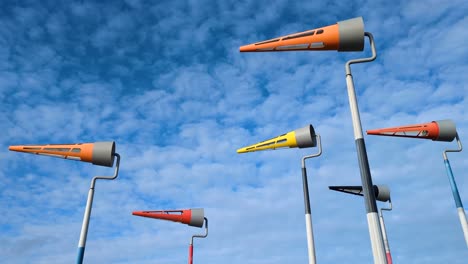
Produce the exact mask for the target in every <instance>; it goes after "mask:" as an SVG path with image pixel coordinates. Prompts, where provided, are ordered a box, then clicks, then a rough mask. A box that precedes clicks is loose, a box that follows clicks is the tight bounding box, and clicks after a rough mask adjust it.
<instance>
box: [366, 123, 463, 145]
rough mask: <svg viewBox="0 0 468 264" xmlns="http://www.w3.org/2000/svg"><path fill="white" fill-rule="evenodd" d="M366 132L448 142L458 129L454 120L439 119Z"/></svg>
mask: <svg viewBox="0 0 468 264" xmlns="http://www.w3.org/2000/svg"><path fill="white" fill-rule="evenodd" d="M366 132H367V134H368V135H377V136H391V137H409V138H424V139H432V140H434V141H448V142H450V141H452V140H453V139H454V138H455V136H456V135H457V129H456V127H455V123H454V122H453V121H452V120H439V121H432V122H430V123H423V124H416V125H407V126H401V127H391V128H381V129H373V130H367V131H366Z"/></svg>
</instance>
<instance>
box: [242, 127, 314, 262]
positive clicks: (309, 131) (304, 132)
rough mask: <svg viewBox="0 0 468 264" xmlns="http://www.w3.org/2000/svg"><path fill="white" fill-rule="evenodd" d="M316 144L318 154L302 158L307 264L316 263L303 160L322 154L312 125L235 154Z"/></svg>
mask: <svg viewBox="0 0 468 264" xmlns="http://www.w3.org/2000/svg"><path fill="white" fill-rule="evenodd" d="M317 142H318V153H316V154H312V155H309V156H305V157H303V158H302V186H303V191H304V206H305V220H306V235H307V249H308V254H309V263H311V264H312V263H313V264H315V263H316V256H315V245H314V235H313V229H312V217H311V211H310V199H309V185H308V183H307V170H306V167H305V160H306V159H309V158H314V157H318V156H320V155H321V154H322V146H321V142H320V135H318V134H315V130H314V128H313V126H312V125H308V126H305V127H303V128H299V129H296V130H294V131H291V132H288V133H286V134H283V135H280V136H278V137H275V138H272V139H268V140H265V141H262V142H260V143H256V144H253V145H250V146H247V147H244V148H240V149H238V150H237V153H247V152H254V151H261V150H268V149H271V150H273V149H278V148H308V147H316V146H317Z"/></svg>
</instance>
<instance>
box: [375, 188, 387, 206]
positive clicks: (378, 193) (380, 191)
mask: <svg viewBox="0 0 468 264" xmlns="http://www.w3.org/2000/svg"><path fill="white" fill-rule="evenodd" d="M374 194H375V199H377V200H378V201H381V202H387V201H388V200H390V189H389V188H388V187H387V186H386V185H374Z"/></svg>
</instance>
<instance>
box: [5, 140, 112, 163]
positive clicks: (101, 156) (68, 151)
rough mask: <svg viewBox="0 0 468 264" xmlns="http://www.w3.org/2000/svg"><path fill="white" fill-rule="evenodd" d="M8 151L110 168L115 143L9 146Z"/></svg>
mask: <svg viewBox="0 0 468 264" xmlns="http://www.w3.org/2000/svg"><path fill="white" fill-rule="evenodd" d="M8 149H9V150H11V151H18V152H26V153H31V154H37V155H46V156H52V157H57V158H63V159H71V160H79V161H84V162H91V163H93V164H94V165H100V166H107V167H112V165H113V164H114V154H115V142H113V141H111V142H95V143H77V144H47V145H25V146H22V145H19V146H10V147H9V148H8Z"/></svg>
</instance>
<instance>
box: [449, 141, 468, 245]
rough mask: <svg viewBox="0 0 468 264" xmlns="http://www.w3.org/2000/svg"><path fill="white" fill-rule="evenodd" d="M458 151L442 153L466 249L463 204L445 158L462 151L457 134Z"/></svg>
mask: <svg viewBox="0 0 468 264" xmlns="http://www.w3.org/2000/svg"><path fill="white" fill-rule="evenodd" d="M456 139H457V144H458V149H446V150H444V152H443V156H444V163H445V168H446V170H447V176H448V178H449V181H450V187H451V188H452V194H453V199H454V200H455V206H456V207H457V213H458V218H459V219H460V224H461V226H462V230H463V235H464V236H465V243H466V246H467V247H468V223H467V220H466V214H465V209H464V208H463V203H462V201H461V198H460V193H459V192H458V187H457V183H456V182H455V177H453V172H452V166H450V162H449V160H448V157H447V152H461V151H462V150H463V146H462V144H461V141H460V138H459V137H458V133H457V135H456Z"/></svg>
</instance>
